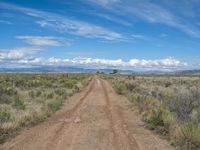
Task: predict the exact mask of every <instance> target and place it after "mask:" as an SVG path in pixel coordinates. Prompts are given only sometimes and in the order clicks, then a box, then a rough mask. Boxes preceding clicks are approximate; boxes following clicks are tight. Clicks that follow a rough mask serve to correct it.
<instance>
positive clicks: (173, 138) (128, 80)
mask: <svg viewBox="0 0 200 150" xmlns="http://www.w3.org/2000/svg"><path fill="white" fill-rule="evenodd" d="M104 78H106V79H109V80H111V81H112V83H113V86H114V89H115V90H116V92H117V93H118V94H122V95H125V96H126V97H127V98H128V99H129V101H130V102H132V104H133V106H134V108H137V111H138V113H139V114H140V115H141V117H142V119H143V121H144V122H146V125H147V127H148V128H149V129H151V130H154V131H156V132H158V133H160V134H162V135H164V136H165V137H167V138H168V140H169V141H170V142H171V144H172V145H173V146H174V147H175V148H176V149H180V150H199V149H200V77H178V76H155V75H154V76H153V75H152V76H125V75H112V76H111V75H107V76H104Z"/></svg>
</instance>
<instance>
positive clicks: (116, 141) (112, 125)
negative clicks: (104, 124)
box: [100, 79, 120, 150]
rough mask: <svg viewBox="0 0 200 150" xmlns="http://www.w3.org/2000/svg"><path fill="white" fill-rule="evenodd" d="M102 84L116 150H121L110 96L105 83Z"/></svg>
mask: <svg viewBox="0 0 200 150" xmlns="http://www.w3.org/2000/svg"><path fill="white" fill-rule="evenodd" d="M100 83H101V86H102V88H103V91H104V96H105V101H106V105H107V108H108V109H107V112H106V113H107V116H108V119H109V121H110V128H111V131H112V133H113V145H115V146H116V149H117V150H120V147H119V142H118V140H117V133H116V131H115V129H114V120H113V117H112V113H111V106H110V101H109V96H108V92H107V90H106V88H105V86H104V84H103V81H102V80H101V79H100Z"/></svg>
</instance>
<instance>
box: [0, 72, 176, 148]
mask: <svg viewBox="0 0 200 150" xmlns="http://www.w3.org/2000/svg"><path fill="white" fill-rule="evenodd" d="M0 149H1V150H161V149H162V150H172V149H173V148H172V147H171V146H170V145H169V144H168V143H167V142H166V141H165V140H163V139H161V138H160V137H159V136H158V135H155V134H154V133H152V132H151V131H149V130H147V129H145V128H144V126H143V123H142V122H141V121H140V119H139V117H138V116H137V115H136V114H135V113H134V112H133V111H132V110H131V104H130V103H129V102H128V101H127V99H126V98H124V97H122V96H119V95H117V94H116V93H115V91H114V90H113V88H112V86H111V85H110V83H109V82H107V81H105V80H102V79H100V78H98V77H97V76H95V77H94V78H93V79H92V81H91V82H90V84H89V85H88V87H86V88H85V89H84V90H83V91H81V92H80V93H78V94H75V95H74V96H72V97H71V98H70V99H69V100H68V101H67V102H66V104H65V105H64V107H63V108H62V109H61V110H60V111H58V112H57V113H56V114H55V115H53V116H52V117H51V118H49V119H47V120H46V121H45V122H43V123H41V124H39V125H37V126H35V127H32V128H30V129H27V130H24V131H23V132H22V133H21V134H20V135H18V136H17V137H16V138H14V139H12V140H10V141H8V142H7V143H5V144H4V145H1V146H0Z"/></svg>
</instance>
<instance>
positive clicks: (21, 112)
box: [0, 74, 89, 143]
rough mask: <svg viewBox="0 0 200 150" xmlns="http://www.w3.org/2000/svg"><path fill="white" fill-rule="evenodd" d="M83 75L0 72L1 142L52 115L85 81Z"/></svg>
mask: <svg viewBox="0 0 200 150" xmlns="http://www.w3.org/2000/svg"><path fill="white" fill-rule="evenodd" d="M88 77H89V75H86V74H0V143H3V142H4V141H5V140H6V139H7V138H8V137H11V136H13V135H14V134H16V133H17V132H18V131H19V130H20V129H21V128H23V127H26V126H30V125H34V124H37V123H38V122H41V121H43V120H44V119H45V118H47V117H49V116H51V115H52V114H53V113H54V112H56V111H57V110H58V109H59V108H60V107H61V106H62V105H63V103H64V101H65V100H66V99H67V98H68V97H69V96H71V95H72V94H73V93H74V92H77V91H79V90H80V89H82V87H84V86H85V85H86V84H87V83H88Z"/></svg>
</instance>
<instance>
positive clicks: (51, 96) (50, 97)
mask: <svg viewBox="0 0 200 150" xmlns="http://www.w3.org/2000/svg"><path fill="white" fill-rule="evenodd" d="M46 96H47V99H52V98H53V97H54V93H53V92H51V93H48V94H47V95H46Z"/></svg>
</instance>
